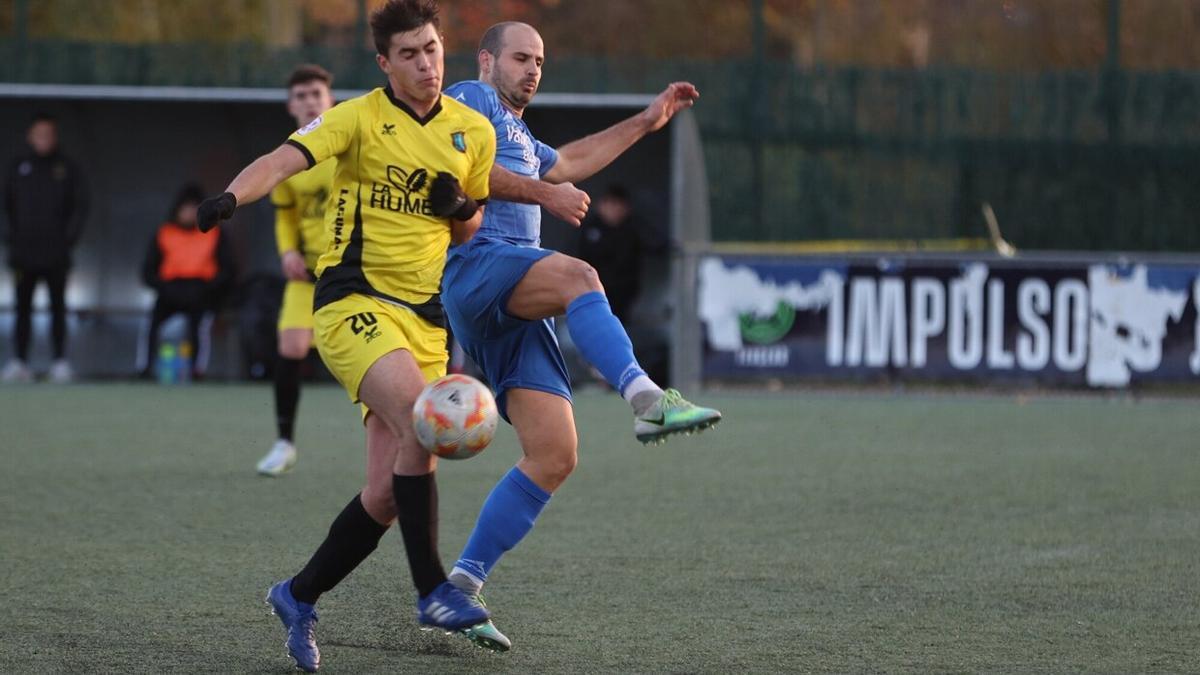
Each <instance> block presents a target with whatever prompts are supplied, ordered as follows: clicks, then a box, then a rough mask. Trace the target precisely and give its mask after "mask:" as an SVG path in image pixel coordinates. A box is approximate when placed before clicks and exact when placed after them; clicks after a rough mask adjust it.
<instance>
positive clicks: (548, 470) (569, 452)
mask: <svg viewBox="0 0 1200 675" xmlns="http://www.w3.org/2000/svg"><path fill="white" fill-rule="evenodd" d="M572 440H573V439H572ZM539 463H540V464H541V465H542V471H543V472H544V474H545V476H546V477H547V478H548V479H549V480H551V481H553V483H554V484H555V486H557V485H559V484H561V483H562V482H563V481H565V480H566V479H567V477H568V476H570V475H571V472H572V471H574V470H575V465H576V464H578V463H579V453H577V452H576V451H575V443H574V442H571V443H564V444H563V446H562V447H561V448H559V450H558V451H557V452H554V453H550V454H548V455H546V456H545V457H543V458H542V459H541V461H540V462H539Z"/></svg>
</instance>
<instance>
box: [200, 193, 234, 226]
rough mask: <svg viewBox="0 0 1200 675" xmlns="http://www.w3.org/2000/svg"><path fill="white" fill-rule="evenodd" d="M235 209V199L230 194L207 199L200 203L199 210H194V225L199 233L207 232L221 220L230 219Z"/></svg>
mask: <svg viewBox="0 0 1200 675" xmlns="http://www.w3.org/2000/svg"><path fill="white" fill-rule="evenodd" d="M236 208H237V197H234V196H233V193H232V192H224V193H222V194H221V195H220V196H219V197H209V198H208V199H205V200H204V201H202V202H200V208H198V209H196V224H197V225H198V226H199V227H200V231H201V232H208V231H209V230H211V229H213V228H214V227H216V226H217V225H218V224H220V222H221V221H222V220H229V219H230V218H232V217H233V210H234V209H236Z"/></svg>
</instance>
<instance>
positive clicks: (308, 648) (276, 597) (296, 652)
mask: <svg viewBox="0 0 1200 675" xmlns="http://www.w3.org/2000/svg"><path fill="white" fill-rule="evenodd" d="M267 604H268V605H270V606H271V613H272V614H274V615H275V616H277V617H279V620H280V622H282V623H283V627H284V628H286V629H287V642H285V643H284V645H285V646H286V647H287V650H288V655H289V656H291V657H292V658H293V659H295V661H296V667H297V668H299V669H300V670H303V671H304V672H306V673H315V672H317V668H319V667H320V666H321V652H320V650H318V649H317V641H316V639H315V638H314V637H313V628H314V627H316V625H317V609H316V607H314V606H312V605H310V604H308V603H306V602H300V601H299V600H297V599H296V598H294V597H292V580H291V579H284V580H283V581H281V582H279V583H277V584H275V585H274V586H272V587H271V590H270V591H268V592H267Z"/></svg>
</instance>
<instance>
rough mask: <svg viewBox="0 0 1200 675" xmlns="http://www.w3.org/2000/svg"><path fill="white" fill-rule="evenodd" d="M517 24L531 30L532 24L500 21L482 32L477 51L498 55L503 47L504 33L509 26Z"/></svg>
mask: <svg viewBox="0 0 1200 675" xmlns="http://www.w3.org/2000/svg"><path fill="white" fill-rule="evenodd" d="M517 26H520V27H522V28H525V29H528V30H533V26H530V25H529V24H527V23H521V22H520V21H501V22H500V23H498V24H496V25H494V26H492V27H491V28H489V29H487V32H486V33H484V34H483V39H482V40H480V41H479V51H483V52H487V53H489V54H491V55H492V56H500V52H501V51H502V50H503V49H504V34H505V33H507V32H508V29H509V28H515V27H517ZM534 32H535V33H536V32H537V31H534Z"/></svg>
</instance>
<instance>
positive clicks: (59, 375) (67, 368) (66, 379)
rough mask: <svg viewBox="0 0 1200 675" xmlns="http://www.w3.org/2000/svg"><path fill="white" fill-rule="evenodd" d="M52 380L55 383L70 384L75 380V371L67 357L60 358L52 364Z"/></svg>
mask: <svg viewBox="0 0 1200 675" xmlns="http://www.w3.org/2000/svg"><path fill="white" fill-rule="evenodd" d="M50 381H51V382H53V383H54V384H68V383H70V382H74V381H75V371H74V370H73V369H72V368H71V364H70V363H68V362H67V360H66V359H58V360H57V361H55V362H54V363H53V364H51V365H50Z"/></svg>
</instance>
